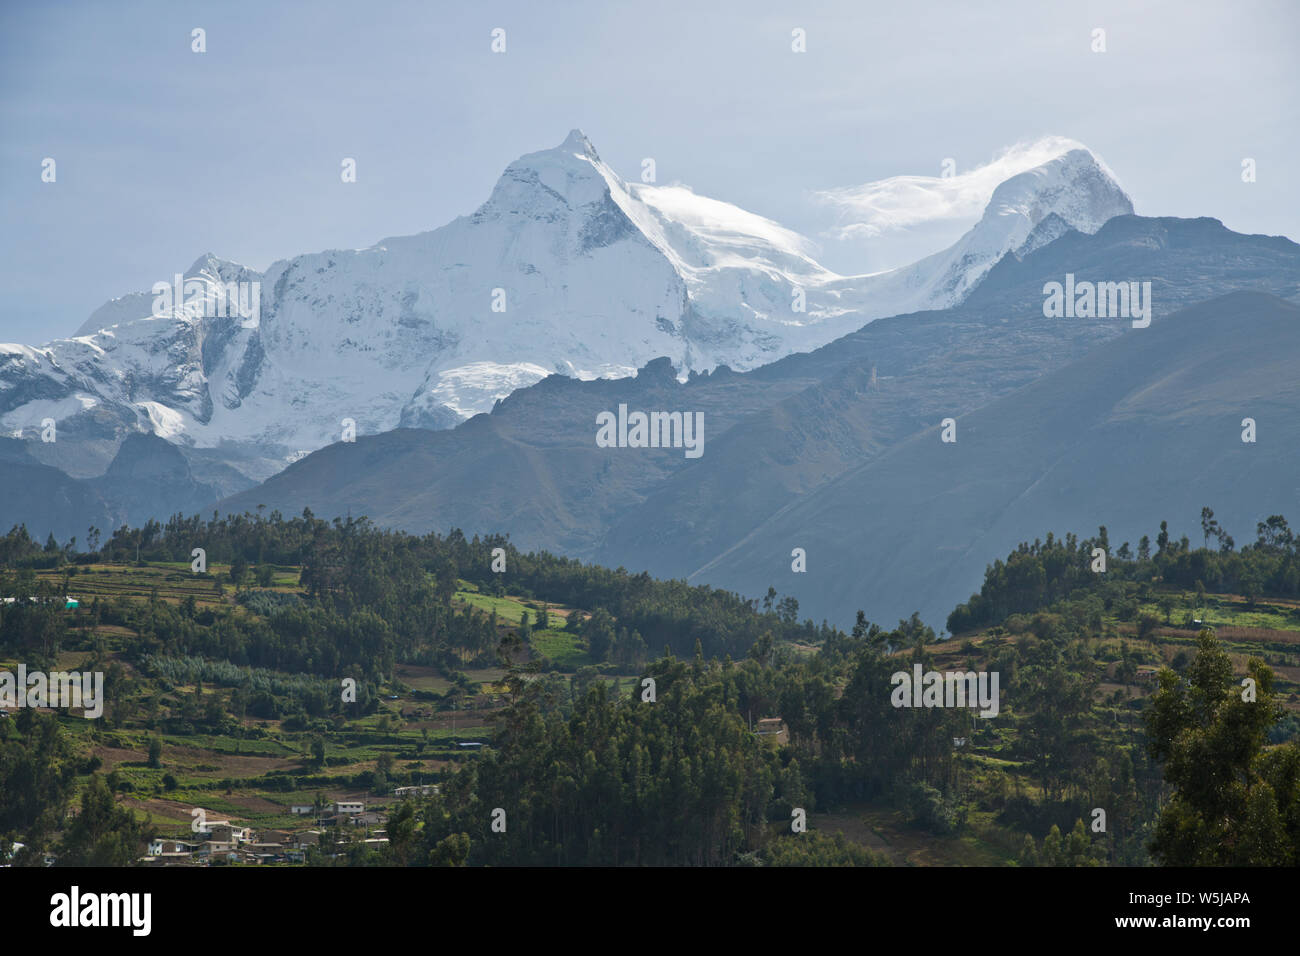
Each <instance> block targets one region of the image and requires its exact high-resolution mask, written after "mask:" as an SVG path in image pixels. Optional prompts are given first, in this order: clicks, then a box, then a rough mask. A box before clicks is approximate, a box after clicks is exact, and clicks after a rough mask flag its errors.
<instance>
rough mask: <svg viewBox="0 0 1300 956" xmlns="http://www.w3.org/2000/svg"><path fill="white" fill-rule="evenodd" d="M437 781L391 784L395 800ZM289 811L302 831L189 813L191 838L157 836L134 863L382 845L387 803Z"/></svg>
mask: <svg viewBox="0 0 1300 956" xmlns="http://www.w3.org/2000/svg"><path fill="white" fill-rule="evenodd" d="M437 792H438V785H437V784H424V785H419V786H409V787H397V788H396V789H395V790H394V791H393V797H394V799H395V800H396V801H397V802H401V801H404V800H409V799H414V798H417V797H428V796H432V795H433V794H435V793H437ZM289 812H290V813H292V814H293V815H295V816H301V817H305V818H309V819H311V821H312V825H311V826H309V827H304V828H302V829H272V828H267V829H256V828H253V827H250V826H245V825H242V824H240V823H237V822H233V821H231V820H209V819H207V818H206V815H205V814H203V812H202V811H201V810H197V809H196V811H195V815H196V816H195V820H194V824H193V837H192V838H190V839H180V838H171V837H166V838H164V837H157V838H155V839H153V840H152V841H150V843H149V844H148V847H147V849H146V852H145V854H144V855H143V856H142V857H141V858H140V863H141V864H143V865H146V866H209V865H212V864H218V865H223V864H244V865H248V864H254V865H260V864H277V863H306V862H307V856H308V853H309V852H310V851H311V850H312V849H313V848H315V849H316V850H317V851H318V852H319V853H320V854H321V855H322V856H324V857H326V858H337V857H339V856H342V855H343V854H344V853H345V852H346V850H347V849H348V848H349V847H352V846H355V845H356V844H358V843H359V844H363V845H365V846H369V847H373V848H379V847H383V846H386V845H387V844H388V833H387V831H386V830H385V829H384V827H385V826H386V825H387V823H388V817H389V805H388V804H369V805H368V804H367V802H366V801H365V800H338V801H335V802H333V803H331V804H325V805H312V804H294V805H293V806H291V807H290V808H289Z"/></svg>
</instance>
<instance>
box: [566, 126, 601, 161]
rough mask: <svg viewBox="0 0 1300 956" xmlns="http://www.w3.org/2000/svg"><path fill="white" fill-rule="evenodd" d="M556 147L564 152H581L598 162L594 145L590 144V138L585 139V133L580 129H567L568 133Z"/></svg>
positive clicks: (598, 157)
mask: <svg viewBox="0 0 1300 956" xmlns="http://www.w3.org/2000/svg"><path fill="white" fill-rule="evenodd" d="M558 148H559V149H562V150H564V151H565V152H574V153H581V154H582V155H583V156H586V157H588V158H589V159H594V160H595V161H596V162H600V156H599V155H598V154H597V153H596V147H595V146H592V145H591V140H589V139H587V135H586V134H585V133H584V132H583V131H582V130H580V129H577V128H574V129H571V130H569V135H568V136H566V137H565V138H564V142H563V143H561V144H560V145H559V147H558Z"/></svg>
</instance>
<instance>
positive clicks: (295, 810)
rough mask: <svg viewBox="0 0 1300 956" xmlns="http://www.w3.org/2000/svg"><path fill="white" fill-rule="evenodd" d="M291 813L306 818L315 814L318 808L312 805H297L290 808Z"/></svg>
mask: <svg viewBox="0 0 1300 956" xmlns="http://www.w3.org/2000/svg"><path fill="white" fill-rule="evenodd" d="M289 812H290V813H292V814H293V815H294V816H296V817H304V816H309V815H311V814H313V813H315V812H316V808H315V807H313V806H312V805H311V804H310V803H295V804H294V805H293V806H291V807H290V808H289Z"/></svg>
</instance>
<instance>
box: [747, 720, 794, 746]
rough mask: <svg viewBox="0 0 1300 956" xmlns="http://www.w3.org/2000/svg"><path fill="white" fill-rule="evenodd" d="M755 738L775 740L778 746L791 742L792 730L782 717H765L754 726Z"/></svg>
mask: <svg viewBox="0 0 1300 956" xmlns="http://www.w3.org/2000/svg"><path fill="white" fill-rule="evenodd" d="M754 736H755V737H760V738H765V739H767V740H773V741H775V742H776V743H778V744H788V743H789V742H790V730H789V728H787V727H786V725H785V721H784V720H782V719H781V718H780V717H764V718H763V719H762V720H760V721H759V722H758V723H757V724H755V725H754Z"/></svg>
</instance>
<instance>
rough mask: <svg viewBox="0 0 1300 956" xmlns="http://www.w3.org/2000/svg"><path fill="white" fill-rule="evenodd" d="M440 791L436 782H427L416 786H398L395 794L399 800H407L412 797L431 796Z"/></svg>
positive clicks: (394, 791)
mask: <svg viewBox="0 0 1300 956" xmlns="http://www.w3.org/2000/svg"><path fill="white" fill-rule="evenodd" d="M437 792H438V785H437V784H436V783H426V784H423V785H421V786H415V787H397V788H396V789H395V790H393V796H395V797H397V798H398V799H399V800H405V799H408V798H410V797H431V796H433V795H434V794H435V793H437Z"/></svg>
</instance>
